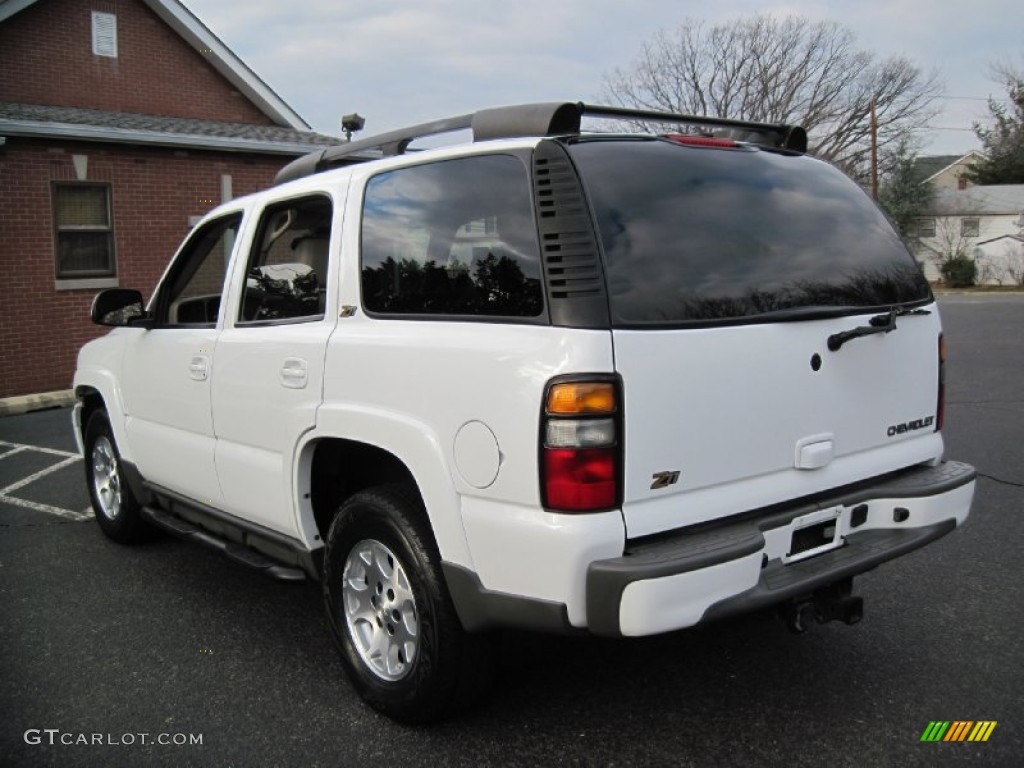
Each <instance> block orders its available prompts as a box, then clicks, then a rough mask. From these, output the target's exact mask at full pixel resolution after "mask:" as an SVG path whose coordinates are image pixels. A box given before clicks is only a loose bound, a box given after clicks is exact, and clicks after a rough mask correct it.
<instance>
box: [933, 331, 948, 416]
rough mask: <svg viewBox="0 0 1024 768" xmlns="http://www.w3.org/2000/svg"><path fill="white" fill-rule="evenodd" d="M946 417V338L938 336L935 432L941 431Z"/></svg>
mask: <svg viewBox="0 0 1024 768" xmlns="http://www.w3.org/2000/svg"><path fill="white" fill-rule="evenodd" d="M945 417H946V337H945V336H943V335H942V334H941V333H940V334H939V397H938V402H936V404H935V431H936V432H938V431H939V430H940V429H942V422H943V421H944V420H945Z"/></svg>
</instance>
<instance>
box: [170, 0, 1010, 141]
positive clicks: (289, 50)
mask: <svg viewBox="0 0 1024 768" xmlns="http://www.w3.org/2000/svg"><path fill="white" fill-rule="evenodd" d="M185 2H186V4H187V5H188V6H189V8H190V9H191V10H192V11H193V12H194V13H196V15H198V16H199V17H200V18H201V19H202V20H203V21H204V22H205V23H206V24H207V25H208V26H209V27H210V28H211V29H212V30H213V32H214V33H215V34H217V35H218V36H219V37H221V39H223V40H224V42H225V43H226V44H227V45H228V46H229V47H230V48H231V49H232V50H234V51H235V53H236V54H238V55H239V56H240V57H241V58H242V59H243V60H244V61H245V62H246V63H247V64H248V65H249V66H250V67H251V68H252V69H253V70H254V71H256V72H257V74H259V75H260V76H261V77H262V78H263V79H264V80H266V81H267V82H268V83H269V84H270V85H271V86H272V87H273V88H274V89H275V90H276V91H277V92H278V93H279V94H280V95H281V97H282V98H284V99H285V100H286V101H287V102H288V103H289V104H290V105H291V106H292V107H294V108H295V109H296V110H297V111H298V112H299V113H300V114H301V115H303V116H304V117H305V118H306V119H307V120H308V121H309V122H310V123H311V124H312V125H313V127H314V128H315V129H317V130H320V131H323V132H327V133H338V119H339V117H340V115H342V114H344V113H348V112H353V111H358V112H360V113H361V114H363V115H364V116H365V117H366V118H367V129H366V130H367V133H368V134H369V133H372V132H378V131H384V130H388V129H391V128H395V127H398V126H400V125H402V124H409V123H413V122H419V121H423V120H429V119H433V118H437V117H442V116H446V115H449V114H458V113H462V112H467V111H472V110H473V109H476V108H479V107H483V106H493V105H496V104H503V103H515V102H524V101H541V100H550V99H562V98H565V99H574V98H584V99H593V98H594V97H595V96H597V95H598V94H599V92H600V90H601V83H602V78H603V76H604V74H605V73H607V72H608V71H609V70H611V69H613V68H614V67H616V66H624V65H627V64H628V63H629V62H630V60H632V59H633V58H634V57H635V56H636V54H637V53H638V51H639V49H640V46H641V44H642V42H643V41H644V40H645V39H647V38H649V37H650V36H651V35H652V34H653V33H654V32H655V31H657V30H658V29H659V28H661V27H673V26H675V25H678V24H680V23H681V22H682V21H683V20H684V19H685V18H687V17H689V18H704V19H707V20H708V21H709V22H718V21H724V20H729V19H734V18H737V17H738V16H742V15H745V14H749V13H755V12H761V13H771V14H774V15H779V16H785V15H789V14H794V15H803V16H807V17H808V18H811V19H814V20H829V21H836V22H839V23H840V24H843V25H846V26H848V27H850V28H851V29H852V30H853V32H854V33H855V34H856V35H857V42H858V44H859V46H860V47H862V48H865V49H867V50H870V51H873V52H875V53H876V54H877V55H879V56H880V57H886V56H891V55H905V56H907V57H909V58H911V59H912V60H914V61H915V62H916V63H917V64H918V65H920V66H921V67H922V68H923V69H924V70H926V71H930V70H932V69H938V70H939V71H940V72H941V73H942V74H943V76H944V77H945V79H946V81H947V83H948V87H947V94H948V95H950V96H971V97H979V96H981V97H983V96H986V95H988V94H989V93H995V94H996V95H1000V94H999V87H998V86H997V85H995V84H994V83H992V82H991V81H990V80H989V79H988V65H989V63H991V62H992V61H994V60H996V59H1007V60H1008V59H1015V58H1016V57H1017V56H1018V54H1019V53H1021V52H1022V51H1024V42H1022V38H1021V36H1020V28H1019V24H1014V23H1011V22H1010V21H1008V20H1016V19H1017V18H1019V9H1018V2H1017V0H971V1H970V2H969V1H968V0H944V2H934V0H862V1H861V2H857V3H853V2H849V0H843V1H839V0H790V2H780V3H773V2H770V0H769V2H767V3H765V2H757V1H756V0H734V1H733V2H731V3H729V4H718V5H709V4H707V3H696V2H692V1H691V0H686V1H684V2H679V1H678V0H674V1H673V0H634V2H632V3H625V2H622V0H558V2H554V1H553V0H519V2H516V3H490V2H480V0H428V2H416V3H413V2H410V1H408V0H379V1H378V2H373V3H366V2H355V1H354V0H344V1H343V2H335V1H332V0H306V1H305V2H302V3H297V2H293V3H281V2H280V1H279V0H246V1H245V2H243V1H242V0H185ZM942 103H943V105H944V106H945V107H946V109H945V111H944V114H943V116H942V117H941V118H940V119H939V120H937V121H936V125H938V126H949V127H959V128H969V127H970V123H971V122H972V121H973V120H977V119H983V118H984V117H985V115H986V114H987V113H986V110H985V104H984V102H981V101H970V100H958V99H950V100H946V101H944V102H942ZM934 136H935V139H936V140H935V141H933V146H932V149H934V150H936V151H954V150H959V149H968V148H970V147H973V146H975V144H976V141H975V139H974V137H973V135H972V134H971V133H969V132H954V131H936V132H935V134H934Z"/></svg>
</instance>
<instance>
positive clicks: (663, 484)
mask: <svg viewBox="0 0 1024 768" xmlns="http://www.w3.org/2000/svg"><path fill="white" fill-rule="evenodd" d="M651 478H652V479H653V480H654V482H653V483H651V490H652V491H656V490H658V489H659V488H668V487H669V486H670V485H674V484H675V483H676V482H677V481H678V480H679V473H678V472H655V473H654V474H653V475H651Z"/></svg>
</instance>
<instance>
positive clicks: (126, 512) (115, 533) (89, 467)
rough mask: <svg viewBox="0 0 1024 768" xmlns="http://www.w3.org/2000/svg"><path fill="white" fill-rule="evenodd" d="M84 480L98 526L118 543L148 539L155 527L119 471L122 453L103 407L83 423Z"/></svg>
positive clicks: (132, 542) (133, 542)
mask: <svg viewBox="0 0 1024 768" xmlns="http://www.w3.org/2000/svg"><path fill="white" fill-rule="evenodd" d="M85 482H86V485H87V487H88V488H89V499H90V500H91V501H92V510H93V514H94V515H95V516H96V522H97V523H99V526H100V529H101V530H102V531H103V533H105V534H106V535H107V537H108V538H111V539H113V540H114V541H116V542H118V543H119V544H138V543H140V542H143V541H149V540H151V539H152V538H153V537H154V536H155V535H156V529H154V528H153V527H152V526H150V525H149V524H148V523H147V522H146V520H145V518H143V517H142V508H141V506H140V505H139V503H138V501H136V499H135V496H134V495H133V494H132V489H131V488H130V487H129V485H128V483H127V482H126V481H125V477H124V473H123V472H122V471H121V453H120V451H118V449H117V442H116V441H115V440H114V432H113V430H112V429H111V428H110V419H109V417H108V416H107V412H106V411H105V410H103V409H102V408H100V409H98V410H96V411H93V413H92V415H91V416H89V421H88V423H87V424H86V426H85Z"/></svg>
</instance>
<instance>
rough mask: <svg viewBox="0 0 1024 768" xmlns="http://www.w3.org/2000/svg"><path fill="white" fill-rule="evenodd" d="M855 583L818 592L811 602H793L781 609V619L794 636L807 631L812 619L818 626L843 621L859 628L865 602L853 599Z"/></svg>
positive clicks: (805, 598) (831, 585) (844, 582)
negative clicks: (857, 625)
mask: <svg viewBox="0 0 1024 768" xmlns="http://www.w3.org/2000/svg"><path fill="white" fill-rule="evenodd" d="M852 591H853V579H852V578H849V579H843V580H842V581H837V582H836V583H834V584H829V585H827V586H824V587H821V588H820V589H817V590H815V592H814V594H813V595H811V596H810V597H809V598H808V597H804V598H798V599H796V600H792V601H790V602H789V603H787V604H785V605H784V606H783V607H782V618H783V619H784V620H785V622H786V626H788V627H789V630H790V631H791V632H793V633H794V634H798V635H799V634H802V633H804V632H806V631H807V629H808V627H809V626H810V623H811V619H812V618H813V620H814V621H816V622H817V623H818V624H824V623H825V622H827V621H841V622H843V623H844V624H856V623H857V622H858V621H860V620H861V619H862V618H864V599H863V598H861V597H854V596H853V595H851V594H850V593H851V592H852Z"/></svg>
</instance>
